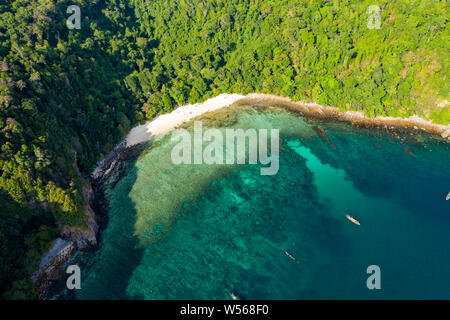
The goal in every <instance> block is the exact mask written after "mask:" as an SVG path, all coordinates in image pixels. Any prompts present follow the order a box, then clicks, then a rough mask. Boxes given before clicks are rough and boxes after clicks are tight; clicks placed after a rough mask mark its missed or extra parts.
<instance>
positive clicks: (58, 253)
mask: <svg viewBox="0 0 450 320" xmlns="http://www.w3.org/2000/svg"><path fill="white" fill-rule="evenodd" d="M74 251H75V245H74V243H73V242H72V241H68V240H64V239H61V238H58V239H56V240H55V243H54V244H53V247H52V248H51V249H50V251H49V252H47V253H46V254H45V255H44V256H43V258H42V260H41V263H40V265H39V269H38V270H37V271H36V272H35V273H34V275H33V277H32V280H33V283H34V288H35V290H36V293H37V296H38V298H39V299H47V298H48V297H49V295H50V293H51V289H52V287H53V284H54V283H56V282H59V281H61V280H62V278H63V276H64V273H65V266H66V264H67V263H68V262H69V261H70V259H71V257H72V255H73V252H74Z"/></svg>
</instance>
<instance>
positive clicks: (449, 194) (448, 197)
mask: <svg viewBox="0 0 450 320" xmlns="http://www.w3.org/2000/svg"><path fill="white" fill-rule="evenodd" d="M445 200H450V192H449V193H448V195H447V198H445Z"/></svg>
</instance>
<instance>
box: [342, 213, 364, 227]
mask: <svg viewBox="0 0 450 320" xmlns="http://www.w3.org/2000/svg"><path fill="white" fill-rule="evenodd" d="M345 217H346V218H347V219H348V220H350V221H351V222H353V223H354V224H357V225H358V226H359V225H361V224H360V223H359V221H358V220H356V219H355V218H353V217H352V216H351V215H349V214H348V213H347V214H346V215H345Z"/></svg>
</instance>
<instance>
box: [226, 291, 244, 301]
mask: <svg viewBox="0 0 450 320" xmlns="http://www.w3.org/2000/svg"><path fill="white" fill-rule="evenodd" d="M229 295H230V297H231V299H233V300H241V299H239V297H238V296H237V295H235V294H234V293H233V292H230V293H229Z"/></svg>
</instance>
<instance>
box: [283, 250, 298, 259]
mask: <svg viewBox="0 0 450 320" xmlns="http://www.w3.org/2000/svg"><path fill="white" fill-rule="evenodd" d="M284 254H286V255H287V256H288V257H289V258H291V259H292V260H294V261H295V258H294V256H292V255H291V254H290V253H289V252H287V251H285V252H284Z"/></svg>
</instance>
